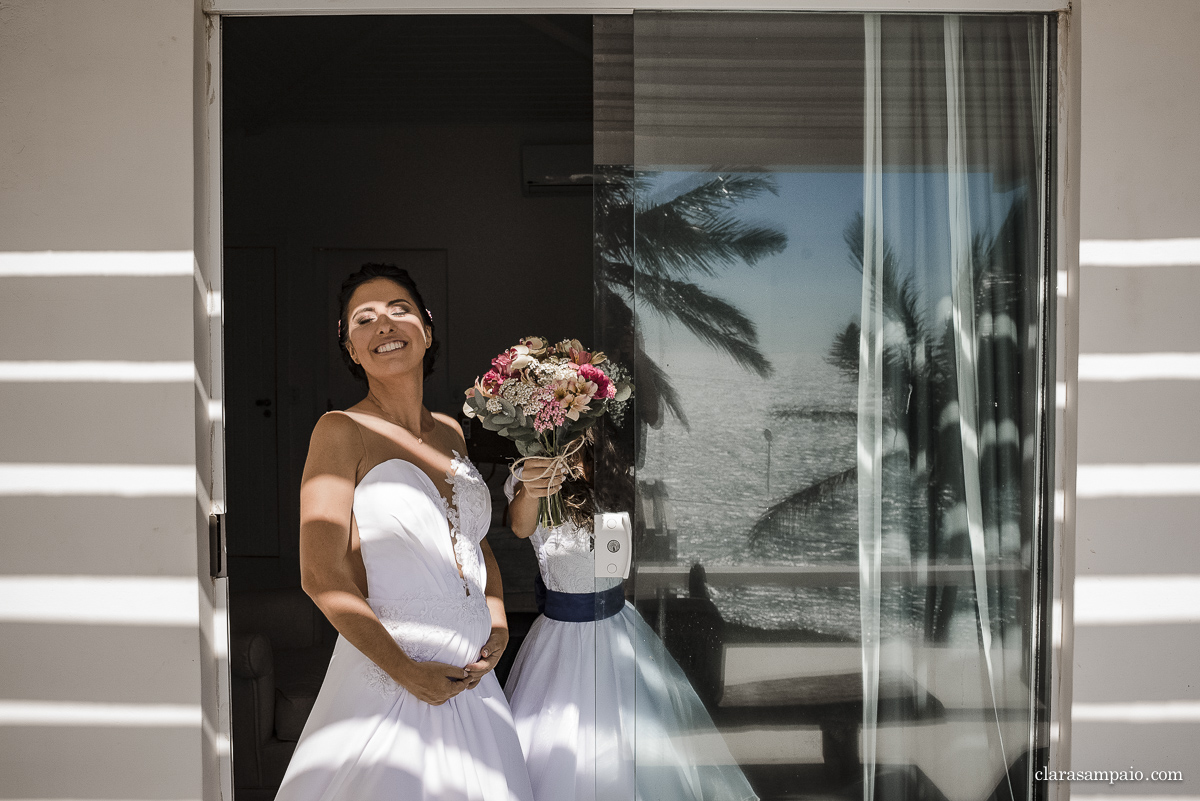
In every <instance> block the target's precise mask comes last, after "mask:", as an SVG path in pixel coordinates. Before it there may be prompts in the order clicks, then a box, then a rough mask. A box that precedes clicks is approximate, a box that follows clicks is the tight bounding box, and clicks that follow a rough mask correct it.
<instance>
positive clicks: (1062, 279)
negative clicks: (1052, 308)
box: [1057, 270, 1067, 298]
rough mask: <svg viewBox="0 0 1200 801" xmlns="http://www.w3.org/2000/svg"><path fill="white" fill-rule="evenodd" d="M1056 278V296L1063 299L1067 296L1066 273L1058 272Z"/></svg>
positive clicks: (1064, 271)
mask: <svg viewBox="0 0 1200 801" xmlns="http://www.w3.org/2000/svg"><path fill="white" fill-rule="evenodd" d="M1057 278H1058V296H1059V297H1060V298H1065V297H1066V296H1067V271H1066V270H1059V271H1058V276H1057Z"/></svg>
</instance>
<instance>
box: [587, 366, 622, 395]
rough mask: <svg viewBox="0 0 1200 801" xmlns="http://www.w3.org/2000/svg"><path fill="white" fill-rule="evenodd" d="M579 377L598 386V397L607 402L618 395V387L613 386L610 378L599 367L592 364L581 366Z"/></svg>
mask: <svg viewBox="0 0 1200 801" xmlns="http://www.w3.org/2000/svg"><path fill="white" fill-rule="evenodd" d="M579 377H580V378H582V379H584V380H585V381H591V382H592V383H593V384H595V385H596V396H597V397H600V398H604V399H605V400H607V399H609V398H612V397H614V396H615V395H616V394H617V389H616V387H614V386H613V383H612V381H611V380H609V378H608V376H606V375H605V374H604V371H603V370H601V369H600V368H599V367H596V366H595V365H592V364H581V365H579Z"/></svg>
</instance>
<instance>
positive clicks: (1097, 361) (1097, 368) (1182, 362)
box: [1079, 353, 1200, 381]
mask: <svg viewBox="0 0 1200 801" xmlns="http://www.w3.org/2000/svg"><path fill="white" fill-rule="evenodd" d="M1197 379H1200V353H1081V354H1080V355H1079V380H1080V381H1171V380H1185V381H1195V380H1197Z"/></svg>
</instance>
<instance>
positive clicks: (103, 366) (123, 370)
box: [0, 361, 196, 384]
mask: <svg viewBox="0 0 1200 801" xmlns="http://www.w3.org/2000/svg"><path fill="white" fill-rule="evenodd" d="M195 380H196V367H195V365H194V364H193V363H192V362H115V361H114V362H106V361H80V362H59V361H41V362H0V381H22V382H31V383H32V382H41V381H88V382H95V381H99V382H112V383H114V384H123V383H135V384H150V383H164V384H165V383H182V382H188V383H190V382H192V381H195Z"/></svg>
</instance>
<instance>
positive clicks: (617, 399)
mask: <svg viewBox="0 0 1200 801" xmlns="http://www.w3.org/2000/svg"><path fill="white" fill-rule="evenodd" d="M466 395H467V400H466V402H465V403H463V412H464V413H465V414H466V415H467V417H478V418H479V419H480V421H481V422H482V423H483V427H484V428H486V429H487V430H488V431H495V432H496V433H498V434H499V435H500V436H502V437H506V438H508V439H511V440H512V441H513V442H515V443H516V445H517V450H519V451H520V452H521V456H522V457H525V458H528V457H530V456H546V457H550V458H552V459H554V460H555V462H556V463H557V464H559V465H562V466H565V467H566V468H567V469H568V471H569V472H570V473H571V474H572V475H574V476H576V477H577V476H578V475H579V472H578V470H579V467H578V466H577V465H574V464H573V463H572V462H571V457H572V456H574V455H575V454H576V453H577V452H578V451H579V449H580V448H581V447H582V446H583V434H584V432H585V431H587V430H588V429H589V428H591V427H592V426H593V425H595V424H596V423H597V422H598V421H599V420H600V418H601V417H603V416H604V415H605V414H608V415H609V416H611V417H612V418H613V422H615V423H617V424H618V425H619V424H620V422H621V419H622V418H623V417H624V414H625V407H626V405H627V404H628V402H629V399H630V397H631V396H632V395H633V384H632V383H631V382H630V375H629V372H628V371H627V370H625V369H624V368H623V367H621V366H620V365H618V364H614V363H613V362H611V361H609V359H608V357H607V356H605V355H604V354H603V353H591V352H589V351H587V350H584V348H583V345H581V344H579V340H578V339H567V340H563V341H562V342H559V343H558V344H556V345H549V344H548V343H547V342H546V340H544V339H542V338H541V337H525V338H524V339H522V340H521V341H520V343H519V344H517V345H514V346H513V347H511V348H509V349H508V350H506V351H504V352H503V353H501V354H500V355H499V356H497V357H496V358H494V359H492V369H491V370H489V371H488V372H487V373H485V374H484V375H483V376H482V377H480V378H478V379H476V381H475V385H474V386H473V387H471V388H470V389H468V390H467V392H466ZM525 458H522V459H520V460H518V461H517V463H516V464H514V465H513V470H514V472H515V471H516V469H517V467H518V466H519V465H520V464H521V463H522V462H524V461H525ZM565 519H566V516H565V511H564V509H563V502H562V498H561V497H560V496H559V495H554V496H552V497H550V498H542V499H540V500H539V502H538V522H539V523H540V524H541V525H542V526H544V527H546V528H555V527H556V526H560V525H562V523H563V521H564V520H565Z"/></svg>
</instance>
